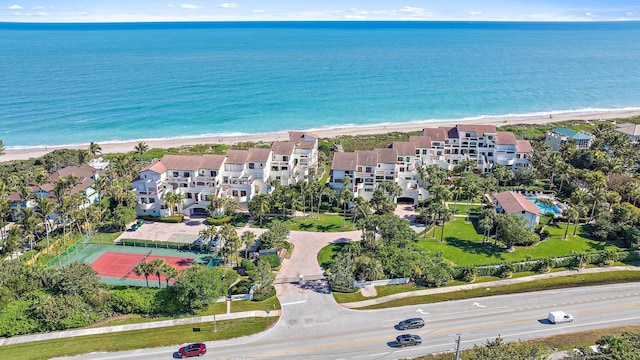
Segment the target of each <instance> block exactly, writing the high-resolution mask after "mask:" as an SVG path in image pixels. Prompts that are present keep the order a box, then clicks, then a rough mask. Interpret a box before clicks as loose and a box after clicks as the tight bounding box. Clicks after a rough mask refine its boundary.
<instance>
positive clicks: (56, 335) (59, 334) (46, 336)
mask: <svg viewBox="0 0 640 360" xmlns="http://www.w3.org/2000/svg"><path fill="white" fill-rule="evenodd" d="M281 312H282V311H281V310H274V311H269V314H267V313H266V312H265V311H262V310H259V311H245V312H237V313H226V314H219V315H207V316H195V317H191V318H182V319H172V320H163V321H152V322H145V323H138V324H127V325H118V326H104V327H96V328H87V329H76V330H65V331H55V332H49V333H42V334H34V335H22V336H14V337H10V338H6V339H3V338H0V346H2V345H13V344H21V343H26V342H31V341H42V340H51V339H62V338H69V337H75V336H84V335H97V334H108V333H113V332H120V331H129V330H141V329H154V328H161V327H167V326H174V325H188V324H199V323H204V322H209V323H213V320H214V318H215V320H216V321H221V320H231V319H240V318H245V317H276V316H280V314H281Z"/></svg>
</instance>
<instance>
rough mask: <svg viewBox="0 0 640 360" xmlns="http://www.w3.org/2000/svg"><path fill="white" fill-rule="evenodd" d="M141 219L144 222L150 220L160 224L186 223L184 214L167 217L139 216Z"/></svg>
mask: <svg viewBox="0 0 640 360" xmlns="http://www.w3.org/2000/svg"><path fill="white" fill-rule="evenodd" d="M138 217H139V218H140V219H142V220H149V221H158V222H163V223H169V224H177V223H181V222H182V221H184V215H183V214H178V215H174V216H165V217H159V216H146V215H145V216H138Z"/></svg>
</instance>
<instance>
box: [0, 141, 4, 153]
mask: <svg viewBox="0 0 640 360" xmlns="http://www.w3.org/2000/svg"><path fill="white" fill-rule="evenodd" d="M0 155H4V142H3V141H2V140H0Z"/></svg>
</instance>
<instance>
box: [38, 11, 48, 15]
mask: <svg viewBox="0 0 640 360" xmlns="http://www.w3.org/2000/svg"><path fill="white" fill-rule="evenodd" d="M36 15H38V16H49V13H46V12H44V11H39V12H37V13H36Z"/></svg>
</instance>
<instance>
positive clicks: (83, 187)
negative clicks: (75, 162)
mask: <svg viewBox="0 0 640 360" xmlns="http://www.w3.org/2000/svg"><path fill="white" fill-rule="evenodd" d="M94 183H95V180H93V179H92V178H84V179H83V180H82V182H81V183H80V184H78V185H76V186H74V187H73V189H71V191H69V193H70V194H71V195H73V194H75V193H77V192H80V191H84V190H86V189H88V188H90V187H91V185H93V184H94Z"/></svg>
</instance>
